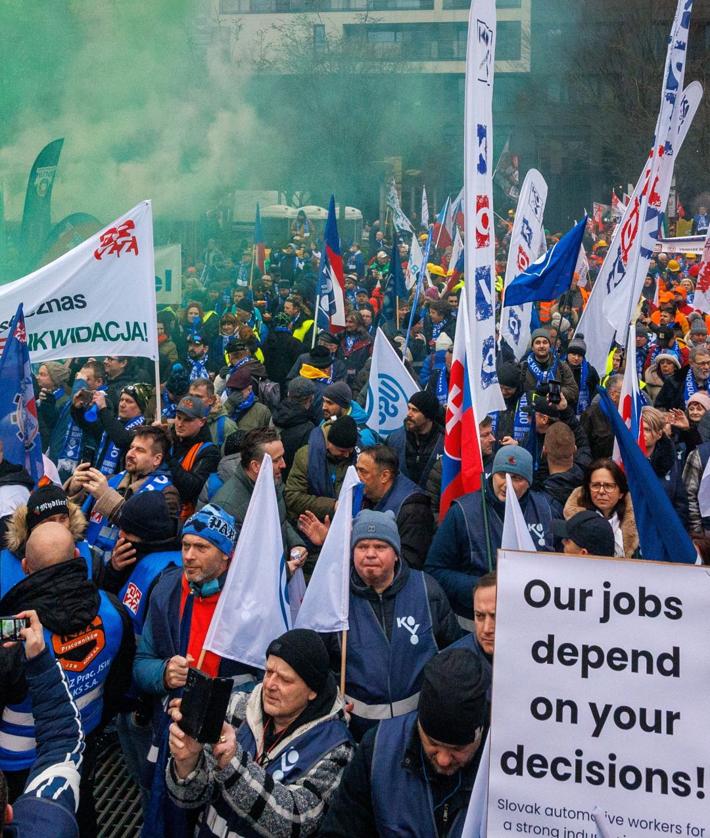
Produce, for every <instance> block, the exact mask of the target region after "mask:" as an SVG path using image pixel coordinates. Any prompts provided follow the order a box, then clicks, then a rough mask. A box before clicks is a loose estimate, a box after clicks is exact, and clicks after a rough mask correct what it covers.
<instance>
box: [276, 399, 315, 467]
mask: <svg viewBox="0 0 710 838" xmlns="http://www.w3.org/2000/svg"><path fill="white" fill-rule="evenodd" d="M273 415H274V425H276V427H277V428H278V429H279V432H280V433H281V442H283V445H284V458H285V460H286V472H285V473H284V475H283V479H284V480H286V477H287V476H288V472H289V470H290V469H291V465H292V463H293V458H294V457H295V456H296V451H298V449H299V448H301V447H302V446H304V445H307V444H308V437H309V436H310V433H311V431H312V430H313V428H315V424H314V423H313V422H312V421H311V418H310V416H309V412H308V411H307V410H306V408H305V407H304V406H303V405H302V404H300V403H299V402H295V401H292V400H291V399H284V400H283V401H282V402H281V404H280V405H278V406H277V407H276V409H275V410H274V414H273Z"/></svg>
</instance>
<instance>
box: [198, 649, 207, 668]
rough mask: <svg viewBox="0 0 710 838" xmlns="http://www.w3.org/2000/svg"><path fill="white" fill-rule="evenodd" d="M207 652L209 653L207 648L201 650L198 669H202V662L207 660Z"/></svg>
mask: <svg viewBox="0 0 710 838" xmlns="http://www.w3.org/2000/svg"><path fill="white" fill-rule="evenodd" d="M206 654H207V649H205V648H204V647H203V648H202V651H201V652H200V657H199V658H198V659H197V668H198V669H202V664H203V663H204V662H205V655H206Z"/></svg>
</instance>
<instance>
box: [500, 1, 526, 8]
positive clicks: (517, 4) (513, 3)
mask: <svg viewBox="0 0 710 838" xmlns="http://www.w3.org/2000/svg"><path fill="white" fill-rule="evenodd" d="M520 4H521V0H496V6H497V7H498V8H499V9H519V8H520Z"/></svg>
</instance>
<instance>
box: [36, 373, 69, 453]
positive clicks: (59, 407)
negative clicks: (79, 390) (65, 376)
mask: <svg viewBox="0 0 710 838" xmlns="http://www.w3.org/2000/svg"><path fill="white" fill-rule="evenodd" d="M69 399H70V395H69V393H67V392H66V390H65V389H64V388H63V387H59V388H57V389H56V390H55V391H54V392H53V393H46V394H45V395H44V397H43V398H41V399H37V418H38V420H39V432H40V437H41V438H42V449H43V450H44V451H48V453H49V457H50V459H51V460H53V461H54V462H56V457H57V452H58V450H59V448H60V447H61V444H62V442H63V441H64V437H65V436H66V433H67V430H68V427H69V423H70V422H71V415H70V404H69Z"/></svg>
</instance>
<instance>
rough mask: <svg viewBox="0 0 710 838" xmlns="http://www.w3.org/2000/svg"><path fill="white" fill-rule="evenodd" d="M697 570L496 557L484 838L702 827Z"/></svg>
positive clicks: (701, 586) (706, 779) (706, 786)
mask: <svg viewBox="0 0 710 838" xmlns="http://www.w3.org/2000/svg"><path fill="white" fill-rule="evenodd" d="M709 584H710V582H709V580H708V575H707V569H706V568H701V567H695V566H692V565H677V564H662V563H656V562H648V561H646V562H643V561H638V562H637V561H628V560H611V559H597V558H589V557H575V556H567V555H560V554H555V553H549V554H542V553H539V554H537V556H535V557H534V558H531V556H530V554H529V553H518V552H515V551H510V550H501V551H499V552H498V596H497V606H496V653H495V661H494V671H493V701H492V704H493V718H492V726H491V774H490V791H489V807H488V836H489V838H504V837H506V836H510V835H519V834H526V835H557V836H560V838H563V836H593V835H595V826H594V821H593V815H592V812H593V810H594V809H595V807H597V806H598V807H599V809H600V810H601V816H602V822H603V823H604V824H605V825H606V826H607V827H608V828H609V834H611V835H613V836H625V838H641V836H644V838H648V836H649V835H659V836H660V835H694V836H701V835H704V834H705V833H704V830H706V828H707V826H708V823H710V821H709V820H708V800H707V795H708V793H710V766H708V757H707V731H708V721H707V708H706V706H705V703H704V702H703V701H702V700H699V696H705V695H707V694H708V691H709V690H710V656H708V654H707V649H706V640H705V639H706V638H707V637H708V632H710V610H709V609H708V607H707V602H708V586H709Z"/></svg>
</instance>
